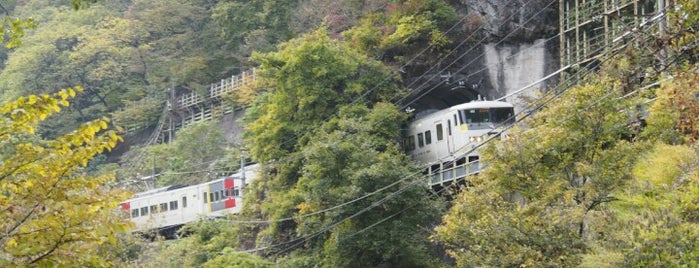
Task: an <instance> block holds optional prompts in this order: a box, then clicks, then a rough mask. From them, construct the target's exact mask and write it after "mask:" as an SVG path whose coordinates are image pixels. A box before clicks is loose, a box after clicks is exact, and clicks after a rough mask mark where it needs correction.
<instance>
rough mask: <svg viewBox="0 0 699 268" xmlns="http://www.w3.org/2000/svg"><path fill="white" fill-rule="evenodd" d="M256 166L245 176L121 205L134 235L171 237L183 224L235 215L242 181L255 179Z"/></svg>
mask: <svg viewBox="0 0 699 268" xmlns="http://www.w3.org/2000/svg"><path fill="white" fill-rule="evenodd" d="M256 170H257V165H251V166H248V167H245V173H244V177H243V173H241V172H238V173H236V174H233V175H231V176H227V177H223V178H220V179H217V180H213V181H209V182H205V183H202V184H197V185H191V186H178V185H175V186H168V187H163V188H159V189H153V190H150V191H146V192H141V193H138V194H135V195H134V196H133V197H132V198H131V199H129V200H127V201H126V202H123V203H122V204H121V209H123V210H125V211H127V212H128V215H129V219H130V220H131V221H132V222H133V223H134V224H135V226H136V228H135V229H134V231H137V232H145V231H148V230H159V231H160V233H161V234H164V235H171V234H174V230H176V229H177V228H178V227H180V226H182V225H184V224H185V223H188V222H191V221H196V220H199V219H202V218H211V217H222V216H225V215H226V214H227V213H238V212H239V211H240V209H241V205H242V197H243V192H242V191H241V186H243V181H245V184H248V183H249V182H250V181H251V180H253V179H255V176H256V175H255V174H256V173H255V172H256Z"/></svg>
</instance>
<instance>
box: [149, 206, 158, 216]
mask: <svg viewBox="0 0 699 268" xmlns="http://www.w3.org/2000/svg"><path fill="white" fill-rule="evenodd" d="M153 213H158V206H157V205H152V206H150V214H153Z"/></svg>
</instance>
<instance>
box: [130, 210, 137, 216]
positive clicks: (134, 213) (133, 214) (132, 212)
mask: <svg viewBox="0 0 699 268" xmlns="http://www.w3.org/2000/svg"><path fill="white" fill-rule="evenodd" d="M136 217H138V209H132V210H131V218H136Z"/></svg>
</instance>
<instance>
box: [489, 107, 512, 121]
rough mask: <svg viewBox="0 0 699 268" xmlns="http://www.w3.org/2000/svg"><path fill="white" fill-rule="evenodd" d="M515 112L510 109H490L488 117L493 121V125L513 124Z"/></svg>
mask: <svg viewBox="0 0 699 268" xmlns="http://www.w3.org/2000/svg"><path fill="white" fill-rule="evenodd" d="M514 114H515V111H514V109H512V108H491V109H490V117H491V119H492V120H493V123H502V122H506V123H514V122H515V118H514Z"/></svg>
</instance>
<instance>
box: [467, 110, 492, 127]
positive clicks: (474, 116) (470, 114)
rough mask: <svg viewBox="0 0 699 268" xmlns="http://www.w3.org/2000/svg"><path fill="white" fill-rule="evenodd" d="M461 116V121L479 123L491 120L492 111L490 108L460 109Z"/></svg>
mask: <svg viewBox="0 0 699 268" xmlns="http://www.w3.org/2000/svg"><path fill="white" fill-rule="evenodd" d="M459 118H461V123H462V124H464V122H466V124H478V123H487V122H490V111H489V110H488V109H468V110H460V111H459Z"/></svg>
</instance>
